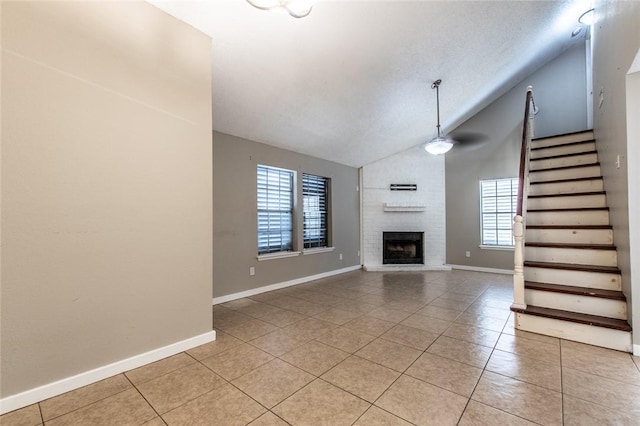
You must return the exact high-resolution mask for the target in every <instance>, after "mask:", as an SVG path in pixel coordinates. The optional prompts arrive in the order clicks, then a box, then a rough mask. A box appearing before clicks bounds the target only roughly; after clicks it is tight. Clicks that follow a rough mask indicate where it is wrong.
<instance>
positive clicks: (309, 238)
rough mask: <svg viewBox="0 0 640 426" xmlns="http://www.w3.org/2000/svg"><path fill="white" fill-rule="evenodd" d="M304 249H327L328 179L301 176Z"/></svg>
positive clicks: (308, 175)
mask: <svg viewBox="0 0 640 426" xmlns="http://www.w3.org/2000/svg"><path fill="white" fill-rule="evenodd" d="M302 204H303V224H304V232H303V233H304V248H316V247H327V246H328V245H329V244H328V211H329V179H328V178H325V177H322V176H315V175H310V174H303V175H302Z"/></svg>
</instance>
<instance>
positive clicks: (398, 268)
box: [362, 265, 451, 272]
mask: <svg viewBox="0 0 640 426" xmlns="http://www.w3.org/2000/svg"><path fill="white" fill-rule="evenodd" d="M362 269H364V270H365V271H368V272H416V271H450V270H451V267H450V266H449V265H438V266H429V265H363V266H362Z"/></svg>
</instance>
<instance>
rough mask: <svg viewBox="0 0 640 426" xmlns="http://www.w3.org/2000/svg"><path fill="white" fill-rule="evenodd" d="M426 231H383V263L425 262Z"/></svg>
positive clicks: (419, 263)
mask: <svg viewBox="0 0 640 426" xmlns="http://www.w3.org/2000/svg"><path fill="white" fill-rule="evenodd" d="M423 239H424V232H383V233H382V263H383V264H385V265H387V264H392V265H393V264H396V265H398V264H399V265H403V264H409V265H423V264H424V241H423Z"/></svg>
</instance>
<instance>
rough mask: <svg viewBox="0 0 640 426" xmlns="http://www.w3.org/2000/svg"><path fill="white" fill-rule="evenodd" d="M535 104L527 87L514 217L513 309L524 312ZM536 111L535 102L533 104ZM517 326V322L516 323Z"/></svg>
mask: <svg viewBox="0 0 640 426" xmlns="http://www.w3.org/2000/svg"><path fill="white" fill-rule="evenodd" d="M532 104H533V88H532V87H531V86H529V87H527V100H526V101H525V105H524V122H523V123H522V146H521V148H520V173H519V174H518V199H517V201H516V215H515V217H514V218H513V239H514V248H513V263H514V265H513V304H512V305H511V310H513V311H516V312H522V311H524V310H525V309H527V303H526V299H525V290H524V230H525V228H526V219H525V217H524V215H523V211H525V209H524V193H525V189H526V185H527V174H528V173H529V164H528V161H529V140H530V138H531V135H532V133H533V132H532V131H533V129H531V128H530V126H531V124H532V120H531V111H530V107H531V105H532ZM533 105H534V107H533V109H534V112H535V104H533ZM516 327H517V324H516Z"/></svg>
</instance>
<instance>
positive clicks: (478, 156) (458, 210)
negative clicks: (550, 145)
mask: <svg viewBox="0 0 640 426" xmlns="http://www.w3.org/2000/svg"><path fill="white" fill-rule="evenodd" d="M527 86H533V90H534V98H535V102H536V105H537V106H538V108H539V109H540V112H539V113H538V115H536V119H535V136H536V137H542V136H549V135H554V134H559V133H568V132H573V131H579V130H584V129H585V128H586V126H587V95H586V68H585V47H584V44H582V43H581V44H579V45H577V46H575V47H573V48H571V49H569V50H567V51H566V52H565V53H563V54H562V55H560V56H559V57H557V58H556V59H554V60H553V61H551V62H549V63H548V64H546V65H545V66H544V67H542V68H540V69H539V70H538V71H536V72H535V73H533V74H532V75H531V76H529V77H527V78H525V79H524V80H523V81H521V82H520V83H519V84H518V85H516V86H515V87H514V88H513V89H511V90H510V91H509V92H507V93H506V94H504V95H503V96H501V97H500V98H499V99H497V100H496V101H495V102H493V103H492V104H491V105H489V106H488V107H487V108H485V109H484V110H482V111H481V112H480V113H478V114H477V115H475V116H474V117H472V118H471V119H469V120H468V121H466V122H465V123H463V124H462V125H461V126H459V127H458V128H457V129H456V131H461V132H478V133H483V134H485V135H487V136H488V139H487V140H486V141H484V142H482V143H480V144H477V145H472V146H456V147H454V149H453V150H452V151H451V152H449V153H447V154H446V163H445V166H446V172H445V174H446V197H447V201H446V203H447V204H446V206H447V263H449V264H453V265H467V266H476V267H484V268H497V269H508V270H513V251H512V250H491V249H480V248H479V245H480V202H479V183H478V182H479V181H480V180H484V179H496V178H508V177H517V175H518V167H519V161H520V144H521V139H522V120H523V116H524V106H525V105H524V104H525V93H526V88H527ZM466 251H470V252H471V257H466V256H465V252H466Z"/></svg>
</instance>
